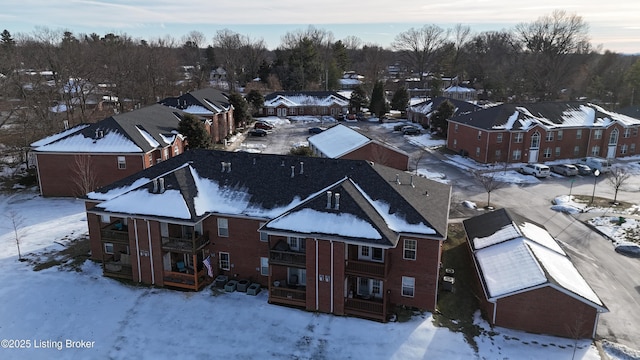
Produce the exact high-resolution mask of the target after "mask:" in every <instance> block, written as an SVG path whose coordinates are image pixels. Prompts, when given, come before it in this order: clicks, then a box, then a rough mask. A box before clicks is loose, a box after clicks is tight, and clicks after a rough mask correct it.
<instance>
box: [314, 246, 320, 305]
mask: <svg viewBox="0 0 640 360" xmlns="http://www.w3.org/2000/svg"><path fill="white" fill-rule="evenodd" d="M314 240H315V241H316V259H315V260H316V261H315V262H316V276H315V282H316V311H318V309H319V305H318V303H319V301H320V300H319V298H318V279H319V277H318V276H319V275H318V239H314Z"/></svg>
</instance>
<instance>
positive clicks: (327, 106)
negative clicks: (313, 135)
mask: <svg viewBox="0 0 640 360" xmlns="http://www.w3.org/2000/svg"><path fill="white" fill-rule="evenodd" d="M348 112H349V99H347V98H346V97H344V96H342V95H340V94H338V93H337V92H335V91H276V92H273V93H271V94H269V95H267V96H266V97H265V98H264V106H263V107H262V110H261V114H262V115H263V116H278V117H287V116H299V115H312V116H322V115H326V116H332V117H334V118H337V117H338V116H339V115H340V114H347V113H348Z"/></svg>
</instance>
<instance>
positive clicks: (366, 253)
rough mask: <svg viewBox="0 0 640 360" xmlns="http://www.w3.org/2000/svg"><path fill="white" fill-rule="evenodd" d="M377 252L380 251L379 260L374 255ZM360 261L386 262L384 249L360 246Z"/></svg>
mask: <svg viewBox="0 0 640 360" xmlns="http://www.w3.org/2000/svg"><path fill="white" fill-rule="evenodd" d="M377 251H380V257H379V258H378V257H376V256H374V253H375V252H377ZM358 260H367V261H375V262H384V249H383V248H378V247H373V246H364V245H358Z"/></svg>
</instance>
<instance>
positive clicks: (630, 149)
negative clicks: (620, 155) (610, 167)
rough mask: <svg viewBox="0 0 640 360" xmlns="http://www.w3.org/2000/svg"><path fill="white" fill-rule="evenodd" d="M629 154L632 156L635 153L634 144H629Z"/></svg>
mask: <svg viewBox="0 0 640 360" xmlns="http://www.w3.org/2000/svg"><path fill="white" fill-rule="evenodd" d="M629 152H631V153H632V154H635V152H636V144H635V143H634V144H631V146H630V147H629Z"/></svg>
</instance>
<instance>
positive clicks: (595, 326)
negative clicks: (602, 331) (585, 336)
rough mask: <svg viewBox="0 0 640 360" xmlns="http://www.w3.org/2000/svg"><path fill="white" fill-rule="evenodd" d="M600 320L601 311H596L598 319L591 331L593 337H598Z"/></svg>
mask: <svg viewBox="0 0 640 360" xmlns="http://www.w3.org/2000/svg"><path fill="white" fill-rule="evenodd" d="M598 320H600V311H596V321H595V322H594V323H593V331H592V332H591V338H592V339H595V338H596V329H597V328H598Z"/></svg>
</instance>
